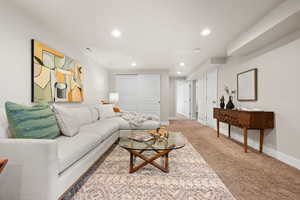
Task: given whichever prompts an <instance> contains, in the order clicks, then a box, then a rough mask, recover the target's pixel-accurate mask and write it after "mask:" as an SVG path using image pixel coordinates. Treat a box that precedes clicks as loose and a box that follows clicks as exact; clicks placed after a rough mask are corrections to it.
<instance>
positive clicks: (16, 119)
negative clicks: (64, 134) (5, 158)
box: [5, 102, 60, 139]
mask: <svg viewBox="0 0 300 200" xmlns="http://www.w3.org/2000/svg"><path fill="white" fill-rule="evenodd" d="M5 109H6V115H7V119H8V122H9V127H10V130H11V133H12V136H13V137H14V138H31V139H53V138H56V137H57V136H58V135H59V134H60V132H59V128H58V125H57V121H56V118H55V114H54V112H53V111H52V110H51V108H50V106H49V105H48V104H39V105H35V106H32V107H31V106H24V105H19V104H16V103H12V102H6V103H5Z"/></svg>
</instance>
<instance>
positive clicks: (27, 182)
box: [0, 139, 58, 200]
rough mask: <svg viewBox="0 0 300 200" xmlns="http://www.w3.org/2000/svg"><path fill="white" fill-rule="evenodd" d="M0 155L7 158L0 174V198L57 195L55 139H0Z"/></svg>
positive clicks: (47, 199)
mask: <svg viewBox="0 0 300 200" xmlns="http://www.w3.org/2000/svg"><path fill="white" fill-rule="evenodd" d="M0 157H4V158H7V159H8V163H7V166H6V168H5V170H4V171H3V172H2V174H1V175H0V199H10V200H14V199H16V200H40V199H43V200H54V199H56V198H57V196H56V195H57V189H56V185H57V181H58V156H57V141H55V140H44V139H0Z"/></svg>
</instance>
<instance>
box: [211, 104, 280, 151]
mask: <svg viewBox="0 0 300 200" xmlns="http://www.w3.org/2000/svg"><path fill="white" fill-rule="evenodd" d="M214 118H215V119H217V134H218V135H217V136H218V137H220V122H224V123H227V124H228V137H229V138H230V128H231V125H233V126H237V127H240V128H242V129H243V132H244V150H245V152H246V153H247V148H248V130H251V129H254V130H260V144H259V152H260V153H262V151H263V143H264V130H265V129H269V128H274V113H273V112H264V111H243V110H228V109H221V108H214Z"/></svg>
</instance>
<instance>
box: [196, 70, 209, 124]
mask: <svg viewBox="0 0 300 200" xmlns="http://www.w3.org/2000/svg"><path fill="white" fill-rule="evenodd" d="M197 94H198V121H199V122H200V123H201V124H203V125H207V120H206V119H207V113H206V111H207V104H206V101H207V98H206V73H203V74H202V75H201V76H200V77H199V79H198V92H197Z"/></svg>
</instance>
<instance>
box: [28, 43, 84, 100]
mask: <svg viewBox="0 0 300 200" xmlns="http://www.w3.org/2000/svg"><path fill="white" fill-rule="evenodd" d="M31 43H32V96H31V100H32V102H82V101H83V90H82V65H81V64H80V63H79V62H78V61H77V60H74V59H72V58H70V57H68V56H66V55H64V54H62V53H60V52H59V51H56V50H54V49H52V48H49V47H48V46H46V45H44V44H42V43H41V42H39V41H37V40H32V41H31Z"/></svg>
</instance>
